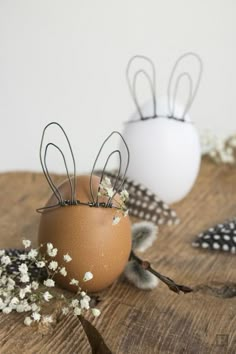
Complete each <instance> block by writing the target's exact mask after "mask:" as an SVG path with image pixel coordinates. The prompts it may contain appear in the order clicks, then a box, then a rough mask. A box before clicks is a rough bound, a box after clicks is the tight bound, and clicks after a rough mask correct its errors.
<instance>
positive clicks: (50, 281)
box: [43, 279, 55, 288]
mask: <svg viewBox="0 0 236 354" xmlns="http://www.w3.org/2000/svg"><path fill="white" fill-rule="evenodd" d="M43 284H44V285H45V286H47V287H48V288H52V287H53V286H55V281H54V280H53V279H47V280H44V282H43Z"/></svg>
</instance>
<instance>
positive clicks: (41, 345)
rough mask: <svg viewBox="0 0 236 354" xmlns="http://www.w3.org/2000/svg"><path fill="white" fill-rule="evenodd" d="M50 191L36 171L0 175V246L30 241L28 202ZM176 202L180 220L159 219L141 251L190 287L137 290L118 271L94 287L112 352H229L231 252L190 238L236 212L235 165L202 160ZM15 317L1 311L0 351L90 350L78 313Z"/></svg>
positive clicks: (235, 315)
mask: <svg viewBox="0 0 236 354" xmlns="http://www.w3.org/2000/svg"><path fill="white" fill-rule="evenodd" d="M56 178H57V179H58V180H59V179H60V178H61V177H60V176H57V177H56ZM49 194H50V192H49V189H48V186H47V184H46V181H45V179H44V177H43V176H42V174H38V173H5V174H1V175H0V200H1V203H0V233H1V237H0V247H1V248H9V247H20V246H21V240H22V239H23V238H27V239H30V240H32V242H33V244H36V237H37V227H38V222H39V214H37V213H36V212H35V209H36V208H37V207H39V206H42V205H43V204H44V203H45V201H46V200H47V198H48V196H49ZM175 209H176V211H177V213H178V215H179V217H180V218H181V221H182V222H181V223H180V224H179V225H178V226H163V227H162V229H161V232H160V234H159V237H158V240H157V241H156V243H155V245H154V246H153V247H152V249H151V251H148V252H147V253H146V254H145V255H144V258H146V259H148V260H150V261H151V262H152V265H153V266H154V268H155V269H157V270H158V271H160V272H161V273H163V274H165V275H168V276H169V277H171V278H173V279H175V280H176V281H177V282H178V283H180V284H181V283H182V284H185V285H189V286H193V287H195V289H196V291H195V292H193V293H189V294H186V295H177V294H175V293H172V292H171V291H169V290H168V288H167V287H166V286H165V285H164V284H160V285H159V286H158V287H157V288H156V289H155V290H153V291H141V290H138V289H136V288H134V287H133V286H132V285H130V284H129V283H127V282H126V281H125V280H124V279H122V278H121V279H119V280H118V281H117V282H116V283H115V284H113V285H112V286H111V287H110V288H109V289H107V290H105V291H103V292H101V293H100V298H101V303H100V309H101V310H102V315H101V316H100V317H99V318H96V319H92V322H93V324H94V325H95V326H96V328H97V329H98V330H99V331H100V333H101V334H102V336H103V337H104V339H105V341H106V343H107V345H108V346H109V348H110V349H111V350H112V353H119V354H129V353H135V354H138V353H140V354H141V353H142V354H149V353H150V354H152V353H194V354H195V353H200V354H207V353H219V354H224V353H236V331H235V330H236V297H235V296H236V272H235V269H236V256H235V255H231V254H223V253H218V252H209V251H201V250H196V249H193V248H192V246H191V241H192V239H193V237H194V235H195V234H197V233H198V232H200V231H201V230H202V229H205V228H207V227H210V226H211V225H213V224H214V223H217V222H220V221H223V220H224V219H226V218H229V217H232V216H235V215H236V169H235V168H232V167H225V166H216V165H214V164H212V163H210V162H208V161H206V160H205V161H204V163H203V164H202V168H201V172H200V176H199V178H198V180H197V183H196V185H195V187H194V188H193V190H192V192H191V193H190V194H189V195H188V197H187V198H186V199H185V200H183V201H182V202H180V203H178V204H176V205H175ZM201 284H202V286H200V285H201ZM197 289H198V290H197ZM22 318H23V315H21V314H16V313H15V314H10V315H3V314H1V315H0V343H1V349H0V353H1V354H3V353H7V354H14V353H18V354H19V353H37V354H38V353H42V354H47V353H52V354H57V353H60V354H63V353H66V354H70V353H71V354H76V353H82V354H86V353H91V349H90V346H89V344H88V340H87V337H86V336H85V334H84V332H83V330H82V326H81V324H80V322H79V321H78V319H77V318H75V317H66V318H63V317H60V316H59V317H58V319H57V321H56V323H54V324H53V325H52V326H51V327H49V328H46V329H45V328H42V327H37V326H36V327H35V326H34V327H32V328H31V327H30V328H28V327H25V326H24V325H23V324H22Z"/></svg>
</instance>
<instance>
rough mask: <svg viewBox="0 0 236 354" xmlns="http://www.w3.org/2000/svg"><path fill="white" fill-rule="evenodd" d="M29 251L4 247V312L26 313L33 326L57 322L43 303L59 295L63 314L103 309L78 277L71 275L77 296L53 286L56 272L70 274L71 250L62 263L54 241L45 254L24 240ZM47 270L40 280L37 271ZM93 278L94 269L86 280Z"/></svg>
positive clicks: (0, 298)
mask: <svg viewBox="0 0 236 354" xmlns="http://www.w3.org/2000/svg"><path fill="white" fill-rule="evenodd" d="M22 243H23V245H24V248H25V251H24V252H22V253H20V254H18V255H17V256H15V255H12V253H9V254H8V253H7V252H6V251H5V250H0V310H1V311H2V313H4V314H9V313H11V312H12V311H16V312H18V313H22V312H24V313H26V314H27V315H26V317H25V318H24V324H25V325H26V326H30V325H31V324H32V323H34V322H37V323H39V322H41V323H43V324H47V323H51V322H53V317H52V315H48V314H43V312H42V307H43V304H46V303H49V302H50V301H51V300H52V299H54V298H59V299H60V301H61V302H62V303H63V307H62V314H63V315H67V314H69V313H72V314H74V315H75V316H78V315H84V314H85V313H86V312H91V313H92V314H93V316H95V317H97V316H99V315H100V310H99V309H96V308H91V307H90V301H91V298H90V297H89V296H88V294H87V293H86V292H85V291H83V290H82V289H81V287H80V284H79V281H78V280H77V279H71V280H70V284H71V285H74V286H76V287H77V291H76V294H75V295H74V297H73V298H67V297H66V296H64V295H58V294H55V293H54V292H53V291H52V290H53V288H54V287H55V281H54V279H53V278H54V277H55V275H56V274H60V275H62V276H64V277H65V276H67V270H66V263H68V262H71V260H72V258H71V257H70V255H69V254H65V255H64V256H63V261H64V263H63V264H62V265H60V264H59V263H58V262H57V261H56V260H55V259H54V258H55V257H56V255H57V252H58V250H57V248H55V247H54V246H53V244H52V243H47V245H46V252H45V254H43V253H42V250H41V252H39V249H40V248H42V247H43V245H40V247H39V248H38V249H35V248H31V249H29V247H30V246H31V242H30V241H29V240H23V241H22ZM32 268H33V269H34V270H36V271H37V272H38V271H39V272H40V271H43V274H44V280H43V282H40V280H39V279H37V277H36V275H35V272H33V271H32ZM92 278H93V274H92V273H91V272H86V273H85V275H84V278H83V282H86V281H90V280H91V279H92Z"/></svg>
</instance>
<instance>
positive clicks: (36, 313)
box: [31, 312, 41, 322]
mask: <svg viewBox="0 0 236 354" xmlns="http://www.w3.org/2000/svg"><path fill="white" fill-rule="evenodd" d="M31 316H32V318H33V319H34V321H36V322H39V320H40V318H41V315H40V313H38V312H33V313H32V315H31Z"/></svg>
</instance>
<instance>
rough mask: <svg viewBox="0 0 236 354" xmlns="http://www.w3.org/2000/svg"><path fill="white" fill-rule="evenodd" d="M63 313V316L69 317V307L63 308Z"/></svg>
mask: <svg viewBox="0 0 236 354" xmlns="http://www.w3.org/2000/svg"><path fill="white" fill-rule="evenodd" d="M61 311H62V313H63V315H67V314H68V313H69V309H68V307H63V308H62V310H61Z"/></svg>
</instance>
